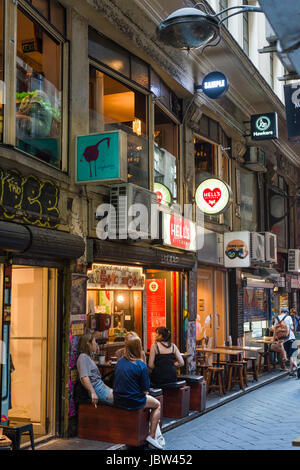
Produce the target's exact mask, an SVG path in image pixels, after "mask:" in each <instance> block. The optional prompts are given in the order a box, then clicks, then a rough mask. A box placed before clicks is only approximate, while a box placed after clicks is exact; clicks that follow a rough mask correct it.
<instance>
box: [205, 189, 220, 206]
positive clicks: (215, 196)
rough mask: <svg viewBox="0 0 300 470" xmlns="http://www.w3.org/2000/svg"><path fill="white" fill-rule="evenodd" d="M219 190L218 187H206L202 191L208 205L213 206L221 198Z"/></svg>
mask: <svg viewBox="0 0 300 470" xmlns="http://www.w3.org/2000/svg"><path fill="white" fill-rule="evenodd" d="M221 195H222V193H221V190H220V189H219V188H215V189H209V188H206V189H204V191H203V199H204V201H205V202H207V204H209V205H210V207H214V206H215V205H216V204H217V202H218V201H219V200H220V198H221Z"/></svg>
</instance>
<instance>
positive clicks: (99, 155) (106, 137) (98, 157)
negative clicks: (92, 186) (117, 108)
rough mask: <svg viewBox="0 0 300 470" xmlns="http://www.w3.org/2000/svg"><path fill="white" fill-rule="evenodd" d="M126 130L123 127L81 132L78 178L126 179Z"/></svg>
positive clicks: (90, 179)
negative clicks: (93, 132) (99, 131)
mask: <svg viewBox="0 0 300 470" xmlns="http://www.w3.org/2000/svg"><path fill="white" fill-rule="evenodd" d="M126 181H127V134H126V133H125V132H123V131H113V132H104V133H103V134H90V135H83V136H78V137H77V139H76V182H77V183H93V182H94V183H99V182H106V183H109V182H114V183H116V182H126Z"/></svg>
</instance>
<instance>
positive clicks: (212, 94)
mask: <svg viewBox="0 0 300 470" xmlns="http://www.w3.org/2000/svg"><path fill="white" fill-rule="evenodd" d="M228 88H229V84H228V80H227V78H226V76H225V75H224V74H223V73H221V72H211V73H209V74H208V75H206V76H205V77H204V79H203V82H202V90H203V93H204V94H205V95H206V96H208V97H209V98H211V99H213V100H215V99H217V98H220V97H221V96H222V95H223V94H224V93H225V92H226V91H227V90H228Z"/></svg>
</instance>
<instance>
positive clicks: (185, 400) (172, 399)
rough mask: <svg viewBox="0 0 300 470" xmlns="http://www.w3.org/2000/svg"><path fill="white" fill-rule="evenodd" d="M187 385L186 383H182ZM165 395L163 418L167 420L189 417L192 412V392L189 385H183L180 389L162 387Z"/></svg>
mask: <svg viewBox="0 0 300 470" xmlns="http://www.w3.org/2000/svg"><path fill="white" fill-rule="evenodd" d="M181 382H184V383H185V384H186V382H185V381H181ZM161 388H162V389H163V394H164V410H163V413H164V414H163V416H164V417H166V418H184V417H185V416H188V414H189V410H190V390H191V388H190V387H189V386H188V385H181V386H180V387H179V388H174V387H168V385H167V384H165V385H161Z"/></svg>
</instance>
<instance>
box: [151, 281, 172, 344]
mask: <svg viewBox="0 0 300 470" xmlns="http://www.w3.org/2000/svg"><path fill="white" fill-rule="evenodd" d="M146 290H147V350H148V349H150V348H151V344H152V343H154V336H155V330H156V328H158V327H159V326H166V324H167V323H166V322H167V315H166V279H147V280H146Z"/></svg>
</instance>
